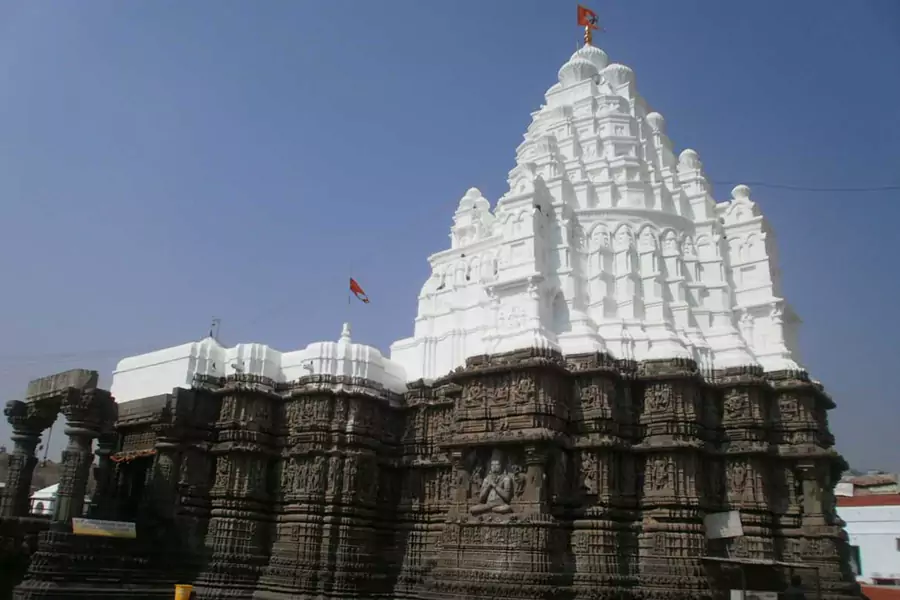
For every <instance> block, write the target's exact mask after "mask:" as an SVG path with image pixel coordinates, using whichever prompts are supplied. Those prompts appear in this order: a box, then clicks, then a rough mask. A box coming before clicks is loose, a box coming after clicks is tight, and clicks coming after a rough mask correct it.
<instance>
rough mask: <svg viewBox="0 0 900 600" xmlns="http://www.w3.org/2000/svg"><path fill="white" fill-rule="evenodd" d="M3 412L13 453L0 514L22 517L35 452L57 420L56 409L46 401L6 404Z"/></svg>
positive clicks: (28, 491)
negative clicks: (47, 429)
mask: <svg viewBox="0 0 900 600" xmlns="http://www.w3.org/2000/svg"><path fill="white" fill-rule="evenodd" d="M3 413H4V414H5V415H6V418H7V420H8V421H9V424H10V425H12V436H11V438H12V441H13V444H14V448H13V453H12V454H11V455H10V456H9V470H8V472H7V478H6V493H5V494H4V496H3V504H2V506H0V514H2V515H3V516H6V517H21V516H25V515H27V514H28V513H29V497H30V495H31V479H32V476H33V475H34V467H35V466H36V465H37V458H36V457H35V455H34V449H35V448H36V447H37V445H38V442H40V440H41V432H42V431H43V430H44V429H46V428H48V427H50V425H52V424H53V421H54V420H55V418H56V414H57V412H56V406H48V405H47V403H46V402H30V403H26V402H22V401H21V400H11V401H10V402H7V404H6V408H5V409H4V411H3Z"/></svg>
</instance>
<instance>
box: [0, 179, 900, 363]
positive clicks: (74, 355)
mask: <svg viewBox="0 0 900 600" xmlns="http://www.w3.org/2000/svg"><path fill="white" fill-rule="evenodd" d="M706 181H707V182H708V183H711V184H714V185H747V186H750V187H759V188H769V189H777V190H783V191H789V192H809V193H846V194H851V193H852V194H857V193H874V192H889V191H900V184H896V185H892V184H888V185H877V186H860V187H853V186H848V187H817V186H806V185H794V184H786V183H772V182H767V181H733V180H715V179H707V180H706ZM622 183H647V184H658V183H664V181H663V180H662V179H661V178H655V179H638V180H634V179H631V180H625V181H623V182H622ZM458 202H459V200H456V199H454V200H447V201H446V203H447V204H453V205H455V204H457V203H458ZM434 209H435V210H438V209H440V210H444V209H445V203H444V202H438V203H436V204H435V205H434ZM275 312H277V311H275ZM272 313H273V310H267V311H262V312H260V313H258V314H256V315H253V316H252V318H250V319H248V320H247V325H252V324H255V323H257V322H258V321H259V320H260V319H261V318H263V317H265V316H267V315H270V314H272ZM218 321H219V319H213V327H215V329H216V330H217V329H218V325H219V323H218ZM216 333H218V331H216ZM159 349H160V348H159V347H158V346H155V347H153V348H151V349H146V348H144V349H137V348H135V347H134V346H132V347H122V348H109V349H103V350H87V351H79V352H50V353H46V354H31V355H27V354H5V355H0V370H8V369H12V368H17V367H22V366H28V365H37V364H47V363H51V364H53V363H63V362H69V361H73V360H82V359H85V358H112V357H126V356H134V355H136V354H142V353H146V352H153V351H155V350H159Z"/></svg>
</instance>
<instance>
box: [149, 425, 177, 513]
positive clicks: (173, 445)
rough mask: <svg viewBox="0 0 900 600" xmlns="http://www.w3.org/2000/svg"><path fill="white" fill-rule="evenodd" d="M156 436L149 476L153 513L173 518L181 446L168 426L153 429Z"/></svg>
mask: <svg viewBox="0 0 900 600" xmlns="http://www.w3.org/2000/svg"><path fill="white" fill-rule="evenodd" d="M154 431H155V432H156V434H157V440H156V457H155V458H154V460H153V467H152V471H153V474H152V476H151V480H150V483H151V486H152V488H151V489H152V502H153V505H154V506H153V512H154V513H155V514H157V515H158V516H160V517H162V518H163V519H166V520H169V519H173V518H174V517H175V511H176V500H177V496H178V479H179V472H180V470H181V444H180V441H179V439H178V437H177V436H176V435H175V432H174V430H173V429H172V427H171V426H169V425H160V426H156V427H154Z"/></svg>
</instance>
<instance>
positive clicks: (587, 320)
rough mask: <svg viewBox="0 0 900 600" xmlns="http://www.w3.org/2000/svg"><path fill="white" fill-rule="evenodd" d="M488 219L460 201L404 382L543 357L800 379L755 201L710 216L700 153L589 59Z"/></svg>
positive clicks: (481, 201) (537, 131)
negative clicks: (499, 360)
mask: <svg viewBox="0 0 900 600" xmlns="http://www.w3.org/2000/svg"><path fill="white" fill-rule="evenodd" d="M508 181H509V191H508V192H507V193H506V194H504V195H503V196H502V197H501V198H500V199H499V200H498V202H497V205H496V207H495V209H494V210H493V211H491V207H490V203H489V202H488V201H487V200H486V199H485V198H484V197H483V196H482V194H481V192H479V191H478V190H477V189H475V188H472V189H470V190H469V191H467V192H466V194H465V195H464V196H463V198H462V200H460V203H459V207H458V208H457V210H456V213H455V215H454V217H453V226H452V227H451V231H450V240H451V245H450V249H449V250H444V251H442V252H438V253H436V254H434V255H432V256H431V257H430V258H429V262H430V264H431V267H432V275H431V277H430V278H429V279H428V281H426V283H425V285H424V286H423V287H422V291H421V293H420V295H419V307H418V315H417V317H416V321H415V331H414V334H413V336H412V337H410V338H407V339H403V340H400V341H397V342H395V343H394V344H393V345H392V347H391V360H392V361H393V362H396V363H399V365H400V366H402V367H403V368H404V370H405V372H406V378H407V380H408V381H411V380H415V379H419V378H425V379H433V378H436V377H440V376H442V375H445V374H447V373H448V372H449V371H451V370H452V369H454V368H456V367H458V366H460V365H462V364H464V363H465V359H466V358H467V357H469V356H475V355H479V354H485V353H497V352H507V351H512V350H516V349H521V348H527V347H532V346H536V347H545V348H552V349H556V350H559V351H560V352H562V353H563V354H579V353H585V352H608V353H610V354H612V355H613V356H615V357H619V358H631V359H636V360H645V359H658V358H674V357H684V358H693V359H694V360H696V361H697V362H698V364H699V365H700V367H701V368H703V369H705V370H711V369H722V368H726V367H733V366H742V365H760V366H762V367H763V368H764V369H765V370H767V371H775V370H782V369H797V368H799V366H798V364H797V362H795V361H796V360H797V351H796V331H797V328H798V325H799V319H798V318H797V316H796V315H795V314H794V313H793V311H792V310H791V308H790V307H789V306H788V305H787V303H786V302H785V301H784V300H783V299H782V298H781V297H780V290H779V287H780V282H779V273H778V269H777V266H776V265H777V254H776V250H775V244H774V235H773V234H772V232H771V231H770V229H769V227H768V225H767V223H766V221H765V219H764V218H763V217H762V215H761V213H760V211H759V208H758V207H757V205H756V203H755V202H753V201H752V200H751V199H750V189H749V188H748V187H747V186H743V185H739V186H737V187H735V188H734V190H732V199H731V200H729V201H726V202H720V203H716V202H715V200H713V198H712V196H711V195H710V185H709V183H708V181H707V180H706V177H705V175H704V172H703V167H702V164H701V162H700V159H699V157H698V155H697V153H696V152H695V151H693V150H684V151H683V152H681V154H679V155H678V156H677V157H676V155H675V153H674V152H673V150H672V143H671V141H670V140H669V138H668V137H667V136H666V128H665V120H664V119H663V117H662V115H660V114H659V113H657V112H653V111H651V109H650V108H649V107H648V106H647V103H646V102H645V101H644V99H643V98H642V97H641V96H640V95H639V94H638V93H637V91H636V88H635V83H634V73H633V72H632V70H631V69H629V68H628V67H626V66H624V65H620V64H616V63H612V64H610V63H609V59H608V58H607V55H606V53H605V52H603V51H602V50H600V49H599V48H596V47H594V46H590V45H586V46H584V47H583V48H581V49H580V50H578V51H577V52H576V53H575V54H574V55H573V56H572V57H571V58H570V59H569V61H568V62H566V63H565V64H564V65H563V66H562V68H561V69H560V70H559V82H558V83H556V84H554V85H553V86H552V87H551V88H550V89H549V90H548V91H547V93H546V104H545V105H543V106H542V107H541V108H540V110H538V111H536V112H535V113H533V114H532V122H531V125H530V126H529V127H528V130H527V132H526V133H525V140H524V141H523V142H522V144H520V145H519V147H518V148H517V150H516V165H515V167H514V168H513V169H512V170H511V171H510V173H509V179H508Z"/></svg>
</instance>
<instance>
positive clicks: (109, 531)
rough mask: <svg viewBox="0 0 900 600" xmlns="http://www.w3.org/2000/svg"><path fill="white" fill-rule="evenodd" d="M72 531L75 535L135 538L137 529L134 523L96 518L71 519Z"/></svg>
mask: <svg viewBox="0 0 900 600" xmlns="http://www.w3.org/2000/svg"><path fill="white" fill-rule="evenodd" d="M72 533H74V534H75V535H93V536H99V537H114V538H127V539H132V540H133V539H135V538H136V537H137V529H136V528H135V526H134V523H129V522H127V521H98V520H97V519H72Z"/></svg>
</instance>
